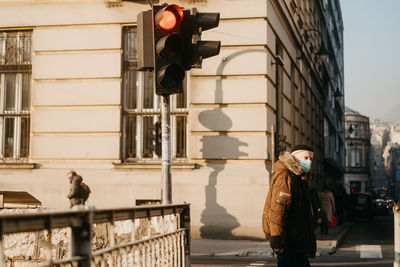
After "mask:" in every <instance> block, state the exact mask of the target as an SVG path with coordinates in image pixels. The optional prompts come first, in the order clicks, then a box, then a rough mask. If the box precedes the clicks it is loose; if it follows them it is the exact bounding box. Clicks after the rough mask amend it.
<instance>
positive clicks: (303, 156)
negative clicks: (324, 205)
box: [262, 145, 316, 267]
mask: <svg viewBox="0 0 400 267" xmlns="http://www.w3.org/2000/svg"><path fill="white" fill-rule="evenodd" d="M313 156H314V151H313V149H312V148H311V147H309V146H307V145H296V146H294V147H293V149H292V152H291V153H289V152H284V153H283V154H281V155H280V156H279V160H278V161H277V162H275V164H274V166H273V171H274V174H273V176H272V179H271V182H270V187H269V191H268V194H267V199H266V201H265V206H264V211H263V216H262V224H263V230H264V233H265V237H266V238H267V239H269V240H270V245H271V248H272V249H273V250H274V252H275V253H276V254H277V259H278V267H292V266H298V267H309V266H310V262H309V260H308V258H309V257H310V258H312V257H315V252H316V240H315V234H314V226H313V218H312V207H311V203H310V196H309V189H308V185H307V182H306V173H307V172H308V171H309V170H310V168H311V163H312V160H313Z"/></svg>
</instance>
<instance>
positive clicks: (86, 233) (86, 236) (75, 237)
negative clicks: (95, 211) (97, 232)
mask: <svg viewBox="0 0 400 267" xmlns="http://www.w3.org/2000/svg"><path fill="white" fill-rule="evenodd" d="M91 214H92V212H87V213H85V214H82V219H83V221H82V225H78V226H72V227H71V232H72V233H71V256H72V257H75V256H83V257H85V259H84V260H83V261H80V262H79V265H78V266H79V267H90V262H91V255H92V252H91V243H90V242H91V240H90V239H91V223H92V220H91V218H92V215H91Z"/></svg>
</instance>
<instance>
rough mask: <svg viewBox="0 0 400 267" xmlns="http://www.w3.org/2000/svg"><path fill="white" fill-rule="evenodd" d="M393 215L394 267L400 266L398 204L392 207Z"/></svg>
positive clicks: (399, 210)
mask: <svg viewBox="0 0 400 267" xmlns="http://www.w3.org/2000/svg"><path fill="white" fill-rule="evenodd" d="M393 214H394V263H393V266H394V267H399V266H400V204H398V203H396V204H394V206H393Z"/></svg>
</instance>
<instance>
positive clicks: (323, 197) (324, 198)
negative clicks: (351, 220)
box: [318, 186, 336, 235]
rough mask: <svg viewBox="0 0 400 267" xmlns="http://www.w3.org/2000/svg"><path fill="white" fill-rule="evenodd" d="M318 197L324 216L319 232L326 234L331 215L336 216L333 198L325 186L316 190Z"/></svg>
mask: <svg viewBox="0 0 400 267" xmlns="http://www.w3.org/2000/svg"><path fill="white" fill-rule="evenodd" d="M318 197H319V201H320V203H321V207H322V209H323V210H324V212H325V216H326V220H325V221H324V222H323V223H322V224H321V234H325V235H327V234H328V231H329V226H330V224H331V220H332V217H336V208H335V199H334V198H333V194H332V192H331V191H329V189H328V188H327V187H326V186H324V189H323V190H322V191H320V192H318Z"/></svg>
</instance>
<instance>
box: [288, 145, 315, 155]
mask: <svg viewBox="0 0 400 267" xmlns="http://www.w3.org/2000/svg"><path fill="white" fill-rule="evenodd" d="M297 150H307V151H311V152H314V149H313V148H312V147H310V146H308V145H303V144H299V145H295V146H294V147H293V148H292V153H293V152H294V151H297Z"/></svg>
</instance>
